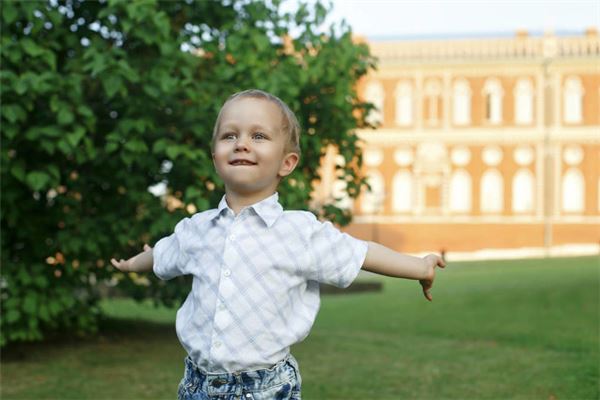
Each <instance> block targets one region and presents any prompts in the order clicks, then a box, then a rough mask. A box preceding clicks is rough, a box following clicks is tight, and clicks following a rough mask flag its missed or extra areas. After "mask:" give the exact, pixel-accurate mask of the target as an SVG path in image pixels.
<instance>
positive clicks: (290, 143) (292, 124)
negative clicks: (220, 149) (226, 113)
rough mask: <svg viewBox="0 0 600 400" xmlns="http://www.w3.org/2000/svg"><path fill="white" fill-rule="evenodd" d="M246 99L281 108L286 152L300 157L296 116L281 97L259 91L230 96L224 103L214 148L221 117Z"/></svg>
mask: <svg viewBox="0 0 600 400" xmlns="http://www.w3.org/2000/svg"><path fill="white" fill-rule="evenodd" d="M244 98H254V99H263V100H267V101H270V102H272V103H274V104H275V105H277V107H279V110H281V116H282V120H283V122H282V124H281V129H282V131H283V133H285V134H286V135H287V139H288V140H287V143H286V146H285V151H286V152H291V153H296V154H298V155H300V124H299V123H298V119H297V118H296V115H295V114H294V113H293V112H292V110H290V108H289V107H288V106H287V104H285V103H284V102H283V100H281V99H280V98H279V97H277V96H275V95H272V94H271V93H268V92H265V91H263V90H259V89H248V90H244V91H241V92H237V93H235V94H232V95H231V96H229V98H228V99H227V100H226V101H225V103H223V105H222V106H221V109H220V110H219V115H218V116H217V120H216V121H215V127H214V128H213V136H212V142H213V143H212V147H213V148H214V142H215V137H216V136H217V133H218V131H219V126H220V125H221V115H222V114H223V110H224V109H225V106H226V105H227V104H229V103H230V102H232V101H234V100H237V99H244Z"/></svg>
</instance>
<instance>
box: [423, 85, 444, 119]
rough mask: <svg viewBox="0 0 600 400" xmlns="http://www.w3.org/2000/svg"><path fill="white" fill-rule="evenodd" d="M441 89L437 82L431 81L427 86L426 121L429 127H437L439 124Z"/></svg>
mask: <svg viewBox="0 0 600 400" xmlns="http://www.w3.org/2000/svg"><path fill="white" fill-rule="evenodd" d="M440 95H441V88H440V84H439V82H437V81H434V80H429V81H427V83H426V84H425V121H426V123H427V124H428V125H437V124H438V122H439V119H440V118H439V110H438V104H439V102H440Z"/></svg>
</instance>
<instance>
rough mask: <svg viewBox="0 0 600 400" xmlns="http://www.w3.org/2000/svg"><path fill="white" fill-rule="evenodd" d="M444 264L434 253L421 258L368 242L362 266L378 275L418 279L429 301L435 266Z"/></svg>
mask: <svg viewBox="0 0 600 400" xmlns="http://www.w3.org/2000/svg"><path fill="white" fill-rule="evenodd" d="M445 266H446V263H445V262H444V260H442V258H441V257H439V256H437V255H435V254H428V255H427V256H425V257H423V258H420V257H414V256H409V255H407V254H402V253H398V252H396V251H394V250H392V249H389V248H387V247H385V246H382V245H380V244H378V243H374V242H369V248H368V250H367V256H366V257H365V261H364V263H363V266H362V268H363V269H364V270H366V271H370V272H374V273H376V274H380V275H387V276H393V277H396V278H406V279H416V280H419V283H420V284H421V286H422V287H423V294H424V295H425V298H426V299H427V300H429V301H431V300H432V298H431V293H430V289H431V287H432V286H433V281H434V279H435V267H440V268H444V267H445Z"/></svg>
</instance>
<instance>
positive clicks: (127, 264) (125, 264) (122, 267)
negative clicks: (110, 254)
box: [110, 244, 152, 272]
mask: <svg viewBox="0 0 600 400" xmlns="http://www.w3.org/2000/svg"><path fill="white" fill-rule="evenodd" d="M150 250H152V247H150V246H148V244H144V252H147V251H150ZM142 254H143V253H142ZM139 256H140V254H138V255H137V256H133V257H131V258H130V259H128V260H124V259H122V258H121V259H120V260H119V261H117V260H116V259H114V258H112V259H111V260H110V263H111V264H112V265H113V267H115V268H116V269H118V270H119V271H122V272H133V271H137V269H136V268H135V267H134V262H135V260H136V259H138V257H139Z"/></svg>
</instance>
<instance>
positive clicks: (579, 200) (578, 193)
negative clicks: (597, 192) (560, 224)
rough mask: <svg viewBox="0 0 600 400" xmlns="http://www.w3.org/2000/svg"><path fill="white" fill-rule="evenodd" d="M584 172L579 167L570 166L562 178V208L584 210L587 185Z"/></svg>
mask: <svg viewBox="0 0 600 400" xmlns="http://www.w3.org/2000/svg"><path fill="white" fill-rule="evenodd" d="M584 185H585V183H584V179H583V174H582V173H581V171H580V170H579V169H577V168H569V169H568V170H567V172H565V174H564V175H563V178H562V210H563V211H565V212H583V210H584V203H585V194H584V193H585V187H584Z"/></svg>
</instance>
